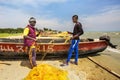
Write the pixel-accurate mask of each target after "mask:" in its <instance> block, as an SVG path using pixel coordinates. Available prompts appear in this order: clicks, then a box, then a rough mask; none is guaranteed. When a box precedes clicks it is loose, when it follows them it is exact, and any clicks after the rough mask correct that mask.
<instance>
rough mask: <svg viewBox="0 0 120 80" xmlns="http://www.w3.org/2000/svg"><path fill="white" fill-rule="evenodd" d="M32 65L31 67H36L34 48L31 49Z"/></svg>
mask: <svg viewBox="0 0 120 80" xmlns="http://www.w3.org/2000/svg"><path fill="white" fill-rule="evenodd" d="M32 64H33V66H36V65H37V64H36V51H35V48H32Z"/></svg>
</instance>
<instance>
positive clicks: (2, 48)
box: [0, 41, 107, 55]
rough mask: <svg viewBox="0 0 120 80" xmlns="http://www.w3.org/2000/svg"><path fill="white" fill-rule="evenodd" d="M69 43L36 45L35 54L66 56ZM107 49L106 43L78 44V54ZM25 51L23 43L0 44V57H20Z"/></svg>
mask: <svg viewBox="0 0 120 80" xmlns="http://www.w3.org/2000/svg"><path fill="white" fill-rule="evenodd" d="M69 47H70V43H37V45H36V53H37V54H44V53H48V54H67V52H68V50H69ZM106 48H107V42H106V41H95V42H80V43H79V54H80V55H83V54H90V53H97V52H101V51H103V50H105V49H106ZM26 53H27V49H26V48H25V47H24V46H23V43H10V42H0V55H20V54H21V55H22V54H26Z"/></svg>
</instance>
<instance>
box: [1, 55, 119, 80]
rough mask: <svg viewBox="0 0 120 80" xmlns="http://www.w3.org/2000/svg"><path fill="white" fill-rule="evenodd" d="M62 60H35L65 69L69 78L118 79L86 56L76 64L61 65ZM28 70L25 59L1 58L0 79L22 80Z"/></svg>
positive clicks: (38, 62)
mask: <svg viewBox="0 0 120 80" xmlns="http://www.w3.org/2000/svg"><path fill="white" fill-rule="evenodd" d="M97 57H98V56H97ZM97 57H93V58H95V59H96V60H97V59H99V58H97ZM63 61H64V60H60V59H50V60H44V61H40V60H37V64H42V63H47V64H50V65H53V66H56V67H58V68H61V69H65V70H67V71H68V72H69V73H70V74H69V75H70V77H71V78H72V79H71V80H119V79H118V78H117V77H115V76H113V75H112V74H110V73H108V72H107V71H105V70H104V69H102V68H101V67H99V66H98V65H96V64H94V63H93V62H91V61H90V60H88V59H87V58H79V65H78V66H77V65H74V64H69V66H65V67H61V66H60V64H62V62H63ZM72 61H73V59H72ZM113 68H114V66H113ZM30 70H31V69H30V64H29V61H28V60H27V59H21V60H1V61H0V75H1V77H0V80H22V79H23V78H24V77H25V76H26V75H27V74H28V73H29V71H30Z"/></svg>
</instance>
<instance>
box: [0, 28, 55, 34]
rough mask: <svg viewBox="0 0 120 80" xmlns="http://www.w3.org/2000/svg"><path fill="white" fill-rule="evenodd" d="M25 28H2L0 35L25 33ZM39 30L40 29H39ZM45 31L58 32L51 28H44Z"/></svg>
mask: <svg viewBox="0 0 120 80" xmlns="http://www.w3.org/2000/svg"><path fill="white" fill-rule="evenodd" d="M23 30H24V28H0V33H10V34H12V33H23ZM38 30H39V29H38ZM43 31H54V32H57V30H52V29H49V28H43Z"/></svg>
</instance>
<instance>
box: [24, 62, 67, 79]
mask: <svg viewBox="0 0 120 80" xmlns="http://www.w3.org/2000/svg"><path fill="white" fill-rule="evenodd" d="M24 80H69V79H68V73H67V71H64V70H61V69H58V68H56V67H54V66H51V65H48V64H41V65H38V66H37V67H34V68H33V69H32V70H31V71H30V72H29V74H28V75H27V76H26V78H25V79H24Z"/></svg>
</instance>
